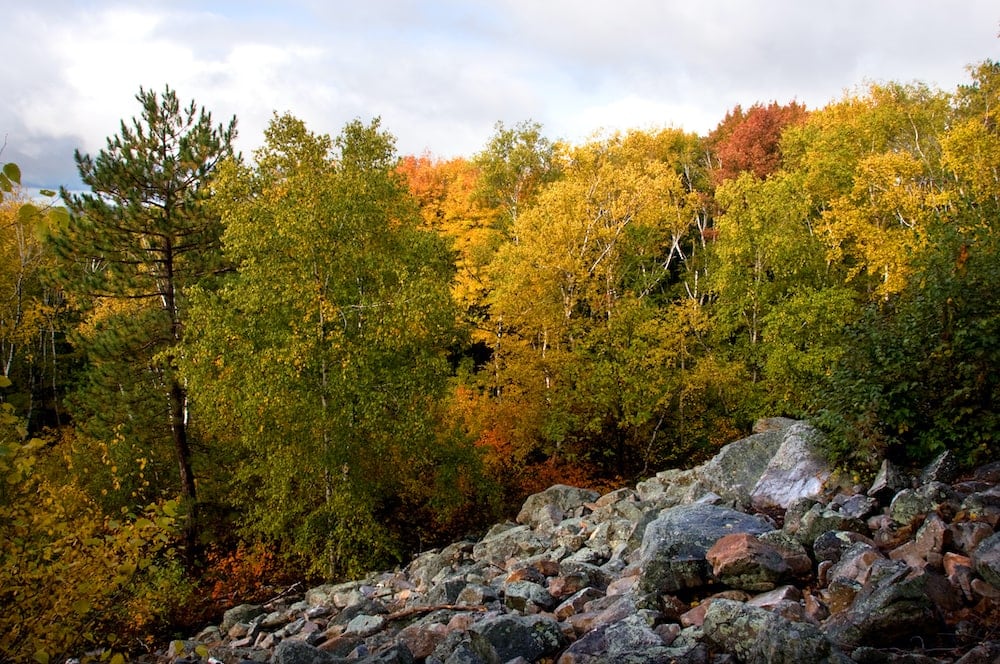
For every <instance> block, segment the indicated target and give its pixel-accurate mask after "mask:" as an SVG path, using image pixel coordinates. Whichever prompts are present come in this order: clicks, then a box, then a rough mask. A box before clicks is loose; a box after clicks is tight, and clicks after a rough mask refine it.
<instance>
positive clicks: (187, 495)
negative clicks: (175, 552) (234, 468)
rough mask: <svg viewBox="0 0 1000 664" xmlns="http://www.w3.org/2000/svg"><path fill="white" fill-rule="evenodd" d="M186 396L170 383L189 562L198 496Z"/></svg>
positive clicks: (175, 383)
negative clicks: (186, 514) (188, 432)
mask: <svg viewBox="0 0 1000 664" xmlns="http://www.w3.org/2000/svg"><path fill="white" fill-rule="evenodd" d="M186 402H187V395H186V394H185V392H184V388H183V387H182V386H181V384H180V383H179V382H178V381H177V380H176V379H173V380H171V383H170V433H171V434H172V436H173V439H174V455H175V456H176V457H177V469H178V471H179V473H180V479H181V498H182V501H183V503H184V505H185V507H186V508H187V510H188V522H187V526H186V528H185V532H184V544H185V548H186V549H187V557H188V561H189V562H193V561H194V560H195V559H196V558H197V544H198V495H197V492H196V490H195V484H194V472H192V470H191V447H190V446H189V445H188V439H187V422H186V421H185V417H184V412H185V406H186Z"/></svg>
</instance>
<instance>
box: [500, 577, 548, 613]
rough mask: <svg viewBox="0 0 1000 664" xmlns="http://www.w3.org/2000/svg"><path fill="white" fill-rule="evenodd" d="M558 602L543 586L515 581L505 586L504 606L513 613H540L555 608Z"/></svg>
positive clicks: (530, 582)
mask: <svg viewBox="0 0 1000 664" xmlns="http://www.w3.org/2000/svg"><path fill="white" fill-rule="evenodd" d="M557 603H558V602H557V601H556V599H555V598H554V597H552V595H550V594H549V591H548V590H546V589H545V587H544V586H542V585H541V584H538V583H535V582H533V581H515V582H513V583H508V584H506V585H505V586H504V605H505V606H506V607H507V608H508V609H511V610H512V611H518V612H521V613H538V612H539V611H548V610H550V609H553V608H555V606H556V604H557Z"/></svg>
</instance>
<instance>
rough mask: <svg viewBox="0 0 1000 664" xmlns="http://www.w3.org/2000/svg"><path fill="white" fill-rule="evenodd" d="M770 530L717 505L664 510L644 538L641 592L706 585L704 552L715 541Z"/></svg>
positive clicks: (706, 571) (767, 525) (660, 591)
mask: <svg viewBox="0 0 1000 664" xmlns="http://www.w3.org/2000/svg"><path fill="white" fill-rule="evenodd" d="M759 435H764V434H759ZM769 530H771V526H770V525H769V524H768V523H767V522H765V521H764V520H762V519H759V518H757V517H754V516H750V515H748V514H744V513H742V512H737V511H736V510H732V509H729V508H726V507H720V506H718V505H699V504H695V505H685V506H680V507H674V508H671V509H668V510H664V511H663V513H662V514H661V515H660V516H659V517H658V518H657V519H655V520H654V521H653V522H652V523H650V524H649V525H648V526H647V527H646V532H645V535H644V536H643V539H642V548H641V549H640V552H639V563H640V568H641V571H640V573H639V581H638V588H639V591H640V592H642V593H655V594H659V593H664V592H667V593H672V592H677V591H678V590H682V589H685V588H696V587H698V586H701V585H704V583H705V582H706V581H707V579H708V575H709V572H710V570H709V566H708V561H707V560H706V558H705V555H706V554H707V553H708V550H709V549H710V548H711V547H712V545H713V544H715V543H716V542H717V541H719V539H721V538H722V537H724V536H726V535H729V534H733V533H750V534H753V535H759V534H761V533H765V532H767V531H769Z"/></svg>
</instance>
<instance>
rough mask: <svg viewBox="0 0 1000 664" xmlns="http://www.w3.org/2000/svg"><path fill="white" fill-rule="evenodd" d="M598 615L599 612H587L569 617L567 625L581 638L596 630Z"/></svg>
mask: <svg viewBox="0 0 1000 664" xmlns="http://www.w3.org/2000/svg"><path fill="white" fill-rule="evenodd" d="M598 615H599V612H597V611H587V612H585V613H576V614H573V615H571V616H567V617H566V619H565V621H566V624H568V625H569V626H570V627H572V628H573V633H574V634H576V635H577V636H578V637H579V636H582V635H584V634H586V633H587V632H589V631H590V630H592V629H594V626H595V625H596V623H597V616H598Z"/></svg>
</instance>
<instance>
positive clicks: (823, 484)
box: [750, 422, 833, 512]
mask: <svg viewBox="0 0 1000 664" xmlns="http://www.w3.org/2000/svg"><path fill="white" fill-rule="evenodd" d="M782 433H783V434H784V435H783V437H782V439H781V444H780V445H779V446H778V449H777V450H776V451H775V453H774V455H773V456H772V457H771V459H770V461H768V463H767V467H766V468H765V469H764V472H763V473H762V474H761V476H760V479H759V480H758V481H757V483H756V484H755V485H754V487H753V489H752V490H751V491H750V503H751V505H752V506H753V508H754V509H756V510H760V511H762V512H768V511H774V510H779V509H780V510H784V509H787V508H788V506H789V505H791V504H792V502H794V501H795V500H798V499H799V498H816V497H819V496H821V495H822V494H823V493H824V492H825V490H826V488H827V484H828V483H829V481H830V478H831V477H832V475H833V469H832V468H831V467H830V464H829V463H827V462H826V460H825V459H824V458H823V455H822V453H821V452H820V449H819V444H820V442H821V440H822V437H823V436H822V434H821V433H820V432H819V430H817V429H815V428H814V427H812V426H811V425H809V424H806V423H805V422H797V423H795V424H793V425H792V426H790V427H788V428H787V429H784V430H783V431H782Z"/></svg>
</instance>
